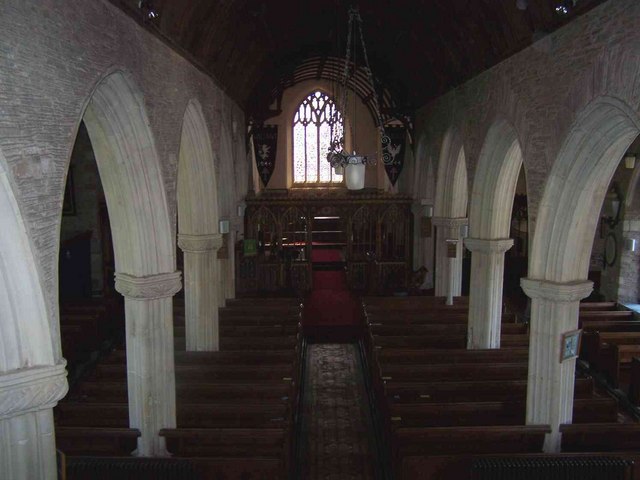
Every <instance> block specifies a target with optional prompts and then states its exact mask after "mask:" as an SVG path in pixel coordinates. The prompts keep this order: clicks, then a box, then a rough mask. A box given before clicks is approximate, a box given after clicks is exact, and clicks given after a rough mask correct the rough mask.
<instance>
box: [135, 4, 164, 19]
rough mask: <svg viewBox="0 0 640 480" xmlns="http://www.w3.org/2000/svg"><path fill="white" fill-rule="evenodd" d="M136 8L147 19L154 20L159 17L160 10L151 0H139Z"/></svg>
mask: <svg viewBox="0 0 640 480" xmlns="http://www.w3.org/2000/svg"><path fill="white" fill-rule="evenodd" d="M138 8H139V9H140V10H141V11H142V15H144V17H145V18H146V19H148V20H156V19H157V18H159V17H160V12H159V11H158V10H157V9H156V8H155V7H154V6H153V2H152V1H151V0H140V1H139V2H138Z"/></svg>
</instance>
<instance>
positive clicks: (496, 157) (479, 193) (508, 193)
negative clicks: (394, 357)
mask: <svg viewBox="0 0 640 480" xmlns="http://www.w3.org/2000/svg"><path fill="white" fill-rule="evenodd" d="M521 168H522V151H521V149H520V143H519V141H518V138H517V134H516V131H515V130H514V128H513V127H512V126H511V125H510V124H509V123H508V122H506V121H505V120H502V119H500V120H498V121H497V122H495V123H494V124H493V125H492V126H491V127H490V128H489V131H488V133H487V136H486V138H485V141H484V144H483V146H482V150H481V151H480V158H479V160H478V167H477V169H476V174H475V180H474V183H473V190H472V193H471V202H470V210H471V211H470V214H469V222H470V228H469V230H470V237H469V238H467V239H466V240H465V245H466V247H467V248H468V249H469V250H471V252H472V257H471V279H470V283H471V288H470V291H469V294H470V298H469V324H468V325H469V330H468V335H467V339H468V340H467V341H468V347H469V348H499V347H500V336H501V322H502V293H503V278H504V264H505V258H504V254H505V252H506V251H507V250H508V249H509V248H511V246H512V245H513V240H511V239H509V238H508V237H509V233H510V226H511V211H512V209H513V201H514V196H515V192H516V186H517V184H518V176H519V173H520V169H521Z"/></svg>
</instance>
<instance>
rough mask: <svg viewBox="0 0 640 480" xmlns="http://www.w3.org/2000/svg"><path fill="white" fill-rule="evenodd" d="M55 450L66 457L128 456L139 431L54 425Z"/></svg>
mask: <svg viewBox="0 0 640 480" xmlns="http://www.w3.org/2000/svg"><path fill="white" fill-rule="evenodd" d="M55 432H56V448H57V449H58V450H60V451H62V452H64V453H65V454H66V455H91V456H94V455H95V456H111V455H129V454H131V452H132V451H133V450H135V448H136V445H137V441H138V437H139V436H140V430H137V429H135V428H126V427H123V428H118V427H111V428H93V427H85V426H81V427H66V426H61V425H56V429H55Z"/></svg>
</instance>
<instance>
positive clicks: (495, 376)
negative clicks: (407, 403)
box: [380, 362, 528, 382]
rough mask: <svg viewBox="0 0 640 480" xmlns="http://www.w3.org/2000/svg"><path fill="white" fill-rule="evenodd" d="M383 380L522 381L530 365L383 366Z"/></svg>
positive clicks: (522, 363)
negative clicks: (479, 379)
mask: <svg viewBox="0 0 640 480" xmlns="http://www.w3.org/2000/svg"><path fill="white" fill-rule="evenodd" d="M380 368H381V375H382V380H394V381H410V380H413V379H423V380H425V381H430V382H435V381H439V382H455V381H458V382H459V381H463V380H476V379H478V378H481V379H483V380H521V379H524V378H526V376H527V369H528V364H527V363H526V362H520V363H499V364H494V363H488V364H484V363H483V364H475V363H456V364H441V365H438V364H434V365H430V364H425V365H382V366H381V367H380Z"/></svg>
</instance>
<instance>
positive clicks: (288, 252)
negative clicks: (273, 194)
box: [282, 207, 309, 261]
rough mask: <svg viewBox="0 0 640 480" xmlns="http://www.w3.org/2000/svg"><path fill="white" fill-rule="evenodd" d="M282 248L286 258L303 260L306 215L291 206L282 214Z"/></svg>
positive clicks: (305, 242) (305, 253)
mask: <svg viewBox="0 0 640 480" xmlns="http://www.w3.org/2000/svg"><path fill="white" fill-rule="evenodd" d="M282 248H283V251H284V253H285V258H286V259H288V260H293V261H296V260H305V259H306V258H307V257H308V255H309V252H308V251H307V216H306V215H305V213H304V211H303V210H301V209H299V208H296V207H292V208H289V209H288V210H287V211H286V212H285V213H284V215H283V216H282Z"/></svg>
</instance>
